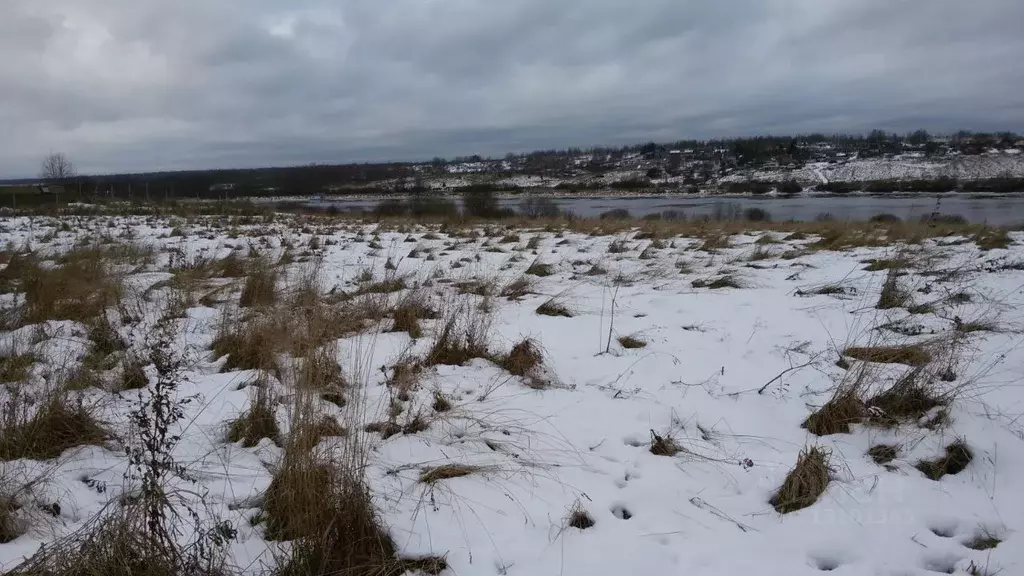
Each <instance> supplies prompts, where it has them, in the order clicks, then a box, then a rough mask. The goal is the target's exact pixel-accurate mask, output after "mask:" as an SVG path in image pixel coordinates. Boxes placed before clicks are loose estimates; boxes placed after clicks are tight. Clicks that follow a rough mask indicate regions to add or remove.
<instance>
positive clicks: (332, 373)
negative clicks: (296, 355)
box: [295, 343, 345, 391]
mask: <svg viewBox="0 0 1024 576" xmlns="http://www.w3.org/2000/svg"><path fill="white" fill-rule="evenodd" d="M305 356H306V358H305V360H304V361H303V362H302V366H301V367H300V368H299V370H298V371H297V372H296V375H295V387H296V388H298V389H300V390H313V391H324V390H340V389H344V388H345V381H344V378H342V374H341V365H340V364H338V348H337V345H335V344H333V343H332V344H328V345H326V346H322V347H320V348H314V349H312V350H309V351H308V352H306V354H305Z"/></svg>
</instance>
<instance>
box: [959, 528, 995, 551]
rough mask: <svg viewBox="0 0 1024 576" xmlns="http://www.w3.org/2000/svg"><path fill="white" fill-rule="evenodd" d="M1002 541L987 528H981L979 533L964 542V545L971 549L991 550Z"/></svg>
mask: <svg viewBox="0 0 1024 576" xmlns="http://www.w3.org/2000/svg"><path fill="white" fill-rule="evenodd" d="M1001 542H1002V539H1000V538H999V537H998V536H996V535H995V534H993V533H992V532H991V531H989V530H982V531H981V533H979V534H977V535H975V536H974V537H973V538H971V539H970V540H968V541H967V542H965V543H964V546H966V547H967V548H970V549H971V550H991V549H993V548H995V547H996V546H999V544H1000V543H1001Z"/></svg>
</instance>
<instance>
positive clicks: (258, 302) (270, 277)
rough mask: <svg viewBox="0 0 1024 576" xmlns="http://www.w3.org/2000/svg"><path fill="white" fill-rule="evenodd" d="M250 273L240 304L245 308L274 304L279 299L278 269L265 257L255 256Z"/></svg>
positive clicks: (250, 265) (243, 288) (243, 287)
mask: <svg viewBox="0 0 1024 576" xmlns="http://www.w3.org/2000/svg"><path fill="white" fill-rule="evenodd" d="M248 274H249V275H248V276H247V277H246V279H245V284H244V285H243V286H242V295H241V297H240V298H239V300H238V303H239V305H241V306H242V307H243V308H251V307H255V306H272V305H273V304H274V302H276V301H277V269H276V268H274V267H273V266H272V265H271V264H270V263H269V262H267V261H266V259H264V258H253V259H252V260H251V261H250V262H249V270H248Z"/></svg>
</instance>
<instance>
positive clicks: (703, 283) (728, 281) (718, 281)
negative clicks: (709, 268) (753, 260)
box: [690, 274, 743, 290]
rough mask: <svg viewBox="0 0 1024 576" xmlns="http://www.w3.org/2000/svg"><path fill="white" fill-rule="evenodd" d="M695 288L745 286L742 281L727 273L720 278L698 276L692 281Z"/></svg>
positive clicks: (713, 288)
mask: <svg viewBox="0 0 1024 576" xmlns="http://www.w3.org/2000/svg"><path fill="white" fill-rule="evenodd" d="M690 284H691V285H692V286H693V287H694V288H710V289H711V290H717V289H720V288H743V285H742V284H740V281H739V280H737V279H736V277H735V276H732V275H730V274H726V275H725V276H719V277H718V278H708V279H702V278H698V279H696V280H694V281H693V282H691V283H690Z"/></svg>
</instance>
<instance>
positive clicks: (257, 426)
mask: <svg viewBox="0 0 1024 576" xmlns="http://www.w3.org/2000/svg"><path fill="white" fill-rule="evenodd" d="M250 388H251V389H252V392H250V401H249V409H248V410H246V411H245V412H244V413H242V414H241V415H240V416H239V417H238V418H236V419H235V420H233V421H232V422H231V424H229V425H228V432H227V439H228V442H241V443H242V446H245V447H246V448H252V447H253V446H256V445H257V444H259V441H260V440H262V439H263V438H267V439H269V440H270V441H271V442H273V443H274V444H277V445H280V444H281V429H280V428H279V427H278V425H277V401H276V400H275V399H274V397H273V394H272V393H271V390H270V385H269V384H268V383H266V382H258V383H256V385H254V386H251V387H250Z"/></svg>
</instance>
